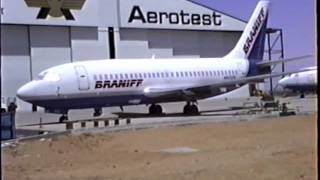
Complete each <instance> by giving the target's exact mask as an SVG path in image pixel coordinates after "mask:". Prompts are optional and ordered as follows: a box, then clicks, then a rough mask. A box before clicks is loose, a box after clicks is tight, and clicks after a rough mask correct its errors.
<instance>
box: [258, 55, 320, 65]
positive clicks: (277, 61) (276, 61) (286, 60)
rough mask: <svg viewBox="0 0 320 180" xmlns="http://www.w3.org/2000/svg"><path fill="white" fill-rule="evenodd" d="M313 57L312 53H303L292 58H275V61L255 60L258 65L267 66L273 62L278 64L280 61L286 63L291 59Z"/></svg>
mask: <svg viewBox="0 0 320 180" xmlns="http://www.w3.org/2000/svg"><path fill="white" fill-rule="evenodd" d="M311 57H314V56H313V55H305V56H299V57H293V58H288V59H281V60H275V61H266V60H265V61H261V62H257V66H258V67H268V66H271V65H274V64H280V63H287V62H291V61H297V60H302V59H306V58H311Z"/></svg>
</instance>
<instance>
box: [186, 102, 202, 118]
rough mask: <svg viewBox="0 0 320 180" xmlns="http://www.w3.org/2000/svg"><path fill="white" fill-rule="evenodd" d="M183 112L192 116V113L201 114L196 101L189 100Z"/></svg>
mask: <svg viewBox="0 0 320 180" xmlns="http://www.w3.org/2000/svg"><path fill="white" fill-rule="evenodd" d="M183 114H185V115H188V116H191V115H199V114H200V113H199V109H198V106H197V105H196V104H195V103H193V102H192V103H190V102H187V104H186V105H185V106H184V107H183Z"/></svg>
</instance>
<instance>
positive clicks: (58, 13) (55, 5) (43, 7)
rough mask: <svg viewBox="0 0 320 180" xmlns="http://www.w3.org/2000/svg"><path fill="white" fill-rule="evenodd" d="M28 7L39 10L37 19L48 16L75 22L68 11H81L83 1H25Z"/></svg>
mask: <svg viewBox="0 0 320 180" xmlns="http://www.w3.org/2000/svg"><path fill="white" fill-rule="evenodd" d="M25 2H26V4H27V6H28V7H35V8H40V11H39V13H38V15H37V19H46V18H47V17H48V15H49V16H51V17H54V18H59V17H62V16H64V17H65V19H66V20H75V19H74V17H73V15H72V13H71V11H70V10H80V9H82V7H83V5H84V3H85V0H25Z"/></svg>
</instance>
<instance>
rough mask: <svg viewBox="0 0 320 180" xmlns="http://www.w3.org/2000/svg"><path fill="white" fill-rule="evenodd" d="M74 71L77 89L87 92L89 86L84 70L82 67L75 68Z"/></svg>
mask: <svg viewBox="0 0 320 180" xmlns="http://www.w3.org/2000/svg"><path fill="white" fill-rule="evenodd" d="M74 68H75V71H76V76H77V79H78V87H79V90H81V91H84V90H89V88H90V85H89V77H88V73H87V71H86V69H85V67H84V66H75V67H74Z"/></svg>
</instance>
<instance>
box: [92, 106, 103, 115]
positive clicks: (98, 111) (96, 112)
mask: <svg viewBox="0 0 320 180" xmlns="http://www.w3.org/2000/svg"><path fill="white" fill-rule="evenodd" d="M101 114H102V108H94V113H93V116H94V117H97V116H101Z"/></svg>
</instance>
